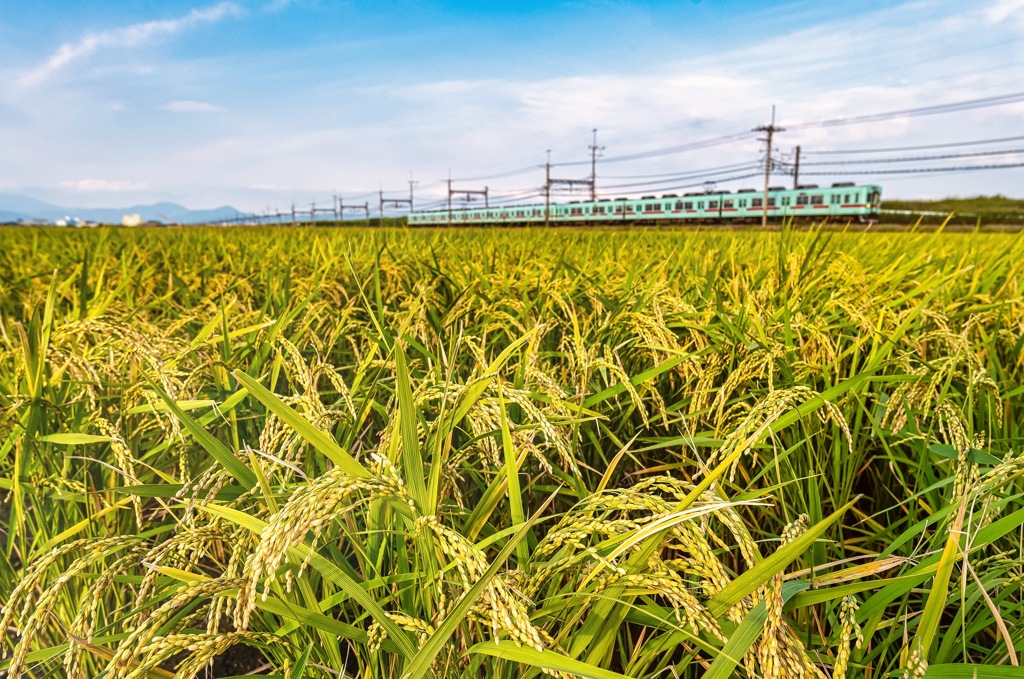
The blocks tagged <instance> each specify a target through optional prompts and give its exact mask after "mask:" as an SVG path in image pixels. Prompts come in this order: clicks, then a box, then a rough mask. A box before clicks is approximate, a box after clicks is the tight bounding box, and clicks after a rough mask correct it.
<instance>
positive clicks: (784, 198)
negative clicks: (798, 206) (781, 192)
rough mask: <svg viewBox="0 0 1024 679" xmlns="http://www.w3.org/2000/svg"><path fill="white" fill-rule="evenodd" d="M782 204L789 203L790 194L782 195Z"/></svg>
mask: <svg viewBox="0 0 1024 679" xmlns="http://www.w3.org/2000/svg"><path fill="white" fill-rule="evenodd" d="M782 204H783V205H789V196H783V197H782Z"/></svg>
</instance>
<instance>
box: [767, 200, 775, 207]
mask: <svg viewBox="0 0 1024 679" xmlns="http://www.w3.org/2000/svg"><path fill="white" fill-rule="evenodd" d="M768 207H775V199H774V198H769V199H768Z"/></svg>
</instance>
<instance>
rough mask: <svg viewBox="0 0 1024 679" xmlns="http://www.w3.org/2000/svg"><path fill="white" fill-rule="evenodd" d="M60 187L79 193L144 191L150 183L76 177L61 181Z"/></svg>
mask: <svg viewBox="0 0 1024 679" xmlns="http://www.w3.org/2000/svg"><path fill="white" fill-rule="evenodd" d="M60 187H61V188H62V189H66V190H68V191H75V192H78V193H121V192H125V191H142V190H144V189H148V188H149V185H148V184H146V183H145V182H133V181H127V180H124V179H113V180H112V179H75V180H69V181H63V182H61V183H60Z"/></svg>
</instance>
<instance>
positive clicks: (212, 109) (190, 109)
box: [163, 99, 225, 113]
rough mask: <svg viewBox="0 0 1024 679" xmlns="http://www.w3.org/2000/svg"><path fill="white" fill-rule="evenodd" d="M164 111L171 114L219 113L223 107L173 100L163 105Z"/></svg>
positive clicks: (188, 100)
mask: <svg viewBox="0 0 1024 679" xmlns="http://www.w3.org/2000/svg"><path fill="white" fill-rule="evenodd" d="M163 108H164V110H165V111H171V112H173V113H221V112H222V111H224V110H225V109H224V107H223V106H218V105H217V104H211V103H209V102H205V101H193V100H191V99H175V100H174V101H169V102H167V103H166V104H164V107H163Z"/></svg>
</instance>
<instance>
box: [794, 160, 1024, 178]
mask: <svg viewBox="0 0 1024 679" xmlns="http://www.w3.org/2000/svg"><path fill="white" fill-rule="evenodd" d="M1013 167H1024V163H996V164H990V165H960V166H957V167H912V168H895V169H892V170H845V171H836V172H830V171H823V172H808V173H807V175H809V176H814V177H824V176H831V175H865V174H874V175H879V174H927V173H932V172H972V171H975V170H1002V169H1006V168H1013Z"/></svg>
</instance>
